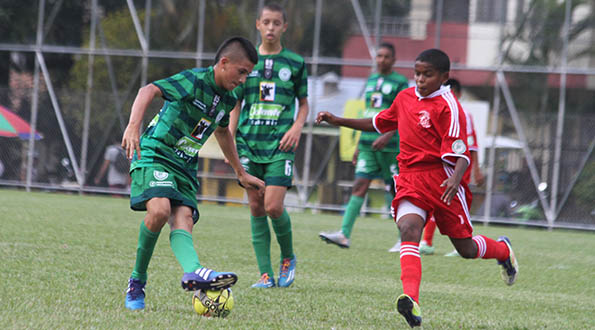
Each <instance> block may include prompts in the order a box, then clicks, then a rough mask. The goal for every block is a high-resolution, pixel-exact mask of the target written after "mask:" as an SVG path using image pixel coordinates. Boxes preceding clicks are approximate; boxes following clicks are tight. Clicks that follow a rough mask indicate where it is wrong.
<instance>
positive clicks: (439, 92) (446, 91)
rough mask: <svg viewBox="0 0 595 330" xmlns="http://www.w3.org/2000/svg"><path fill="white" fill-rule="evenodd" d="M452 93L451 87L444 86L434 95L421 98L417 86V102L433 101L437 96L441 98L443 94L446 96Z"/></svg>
mask: <svg viewBox="0 0 595 330" xmlns="http://www.w3.org/2000/svg"><path fill="white" fill-rule="evenodd" d="M448 92H450V85H446V86H445V85H442V86H440V89H439V90H437V91H435V92H434V93H432V94H430V95H428V96H421V95H420V94H419V92H418V91H417V86H415V96H417V100H418V101H421V100H423V99H431V98H432V97H436V96H440V95H442V94H446V93H448Z"/></svg>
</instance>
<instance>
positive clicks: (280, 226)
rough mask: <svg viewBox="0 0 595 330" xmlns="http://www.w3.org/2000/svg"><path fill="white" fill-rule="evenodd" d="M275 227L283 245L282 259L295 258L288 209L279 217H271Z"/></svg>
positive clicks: (280, 243) (279, 240) (278, 240)
mask: <svg viewBox="0 0 595 330" xmlns="http://www.w3.org/2000/svg"><path fill="white" fill-rule="evenodd" d="M271 223H272V224H273V229H274V230H275V234H276V236H277V242H279V246H280V247H281V261H283V259H285V258H293V257H294V255H293V235H292V233H291V219H290V218H289V214H287V210H285V209H283V213H282V214H281V216H280V217H279V218H277V219H271Z"/></svg>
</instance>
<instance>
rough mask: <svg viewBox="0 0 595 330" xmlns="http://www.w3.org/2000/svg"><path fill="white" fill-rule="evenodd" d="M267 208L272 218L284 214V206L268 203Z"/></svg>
mask: <svg viewBox="0 0 595 330" xmlns="http://www.w3.org/2000/svg"><path fill="white" fill-rule="evenodd" d="M265 210H266V213H267V215H268V216H269V217H270V218H271V219H278V218H280V217H281V216H282V215H283V206H281V207H279V206H278V205H273V206H271V205H267V206H266V207H265Z"/></svg>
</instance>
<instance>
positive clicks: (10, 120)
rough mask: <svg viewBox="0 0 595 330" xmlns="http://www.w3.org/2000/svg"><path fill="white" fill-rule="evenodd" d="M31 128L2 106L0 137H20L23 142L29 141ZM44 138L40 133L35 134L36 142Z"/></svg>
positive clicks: (0, 110)
mask: <svg viewBox="0 0 595 330" xmlns="http://www.w3.org/2000/svg"><path fill="white" fill-rule="evenodd" d="M30 132H31V126H29V124H28V123H27V122H26V121H25V120H23V118H21V117H19V116H18V115H17V114H15V113H14V112H12V111H10V110H8V109H6V108H5V107H3V106H1V105H0V136H6V137H19V138H21V139H23V140H27V139H29V136H30V134H29V133H30ZM41 138H43V136H42V135H41V134H39V132H35V140H39V139H41Z"/></svg>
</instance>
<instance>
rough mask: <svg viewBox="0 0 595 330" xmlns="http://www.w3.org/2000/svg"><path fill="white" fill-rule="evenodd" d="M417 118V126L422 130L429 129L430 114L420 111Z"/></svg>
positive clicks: (430, 124)
mask: <svg viewBox="0 0 595 330" xmlns="http://www.w3.org/2000/svg"><path fill="white" fill-rule="evenodd" d="M418 116H419V126H421V127H423V128H430V127H431V126H432V123H430V113H429V112H427V111H426V110H422V111H420V112H419V113H418Z"/></svg>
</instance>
